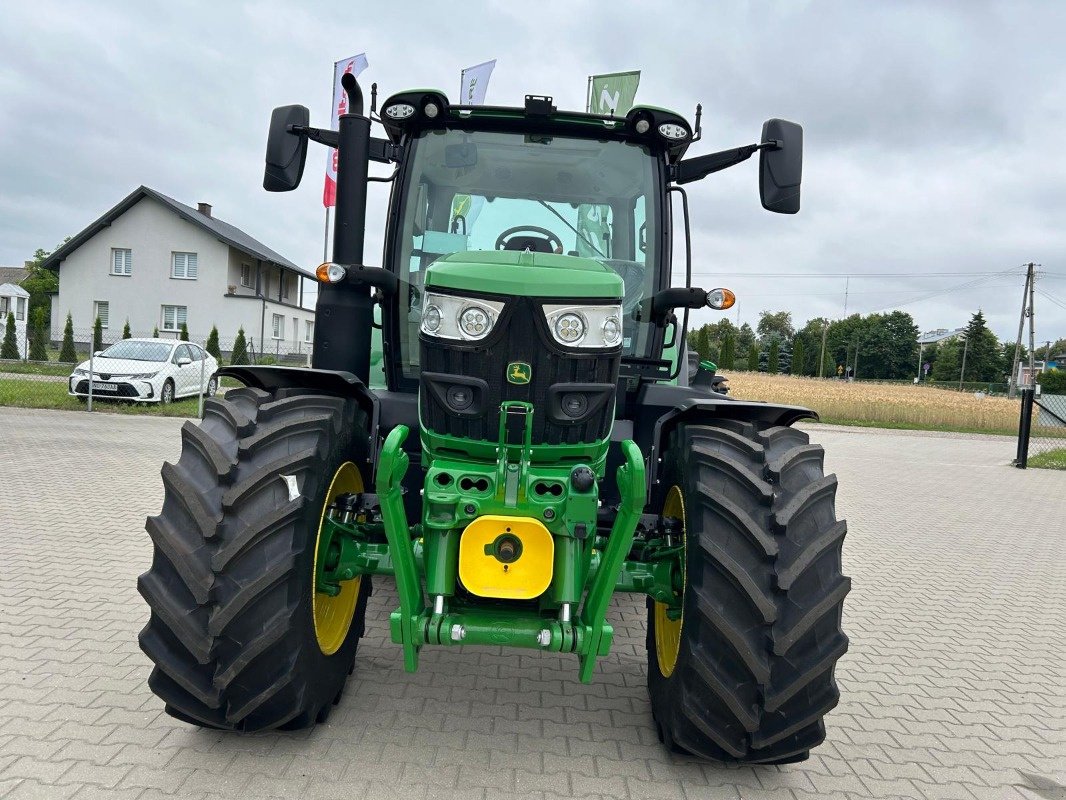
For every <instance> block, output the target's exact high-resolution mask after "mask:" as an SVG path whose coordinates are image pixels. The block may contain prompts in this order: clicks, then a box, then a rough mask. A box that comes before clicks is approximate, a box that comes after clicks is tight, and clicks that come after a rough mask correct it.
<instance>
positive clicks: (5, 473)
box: [0, 409, 1066, 800]
mask: <svg viewBox="0 0 1066 800" xmlns="http://www.w3.org/2000/svg"><path fill="white" fill-rule="evenodd" d="M180 424H181V422H180V420H172V419H171V420H168V419H150V418H141V417H127V416H112V415H106V414H94V415H88V414H82V413H65V412H41V411H22V410H14V409H0V432H2V433H0V797H4V798H21V797H47V798H53V797H59V798H62V797H77V798H90V797H107V798H153V797H157V796H172V795H177V796H182V797H195V798H208V797H210V798H215V797H235V796H242V797H274V796H280V797H301V798H312V797H345V798H349V797H351V798H360V797H366V798H376V797H388V798H390V799H391V800H398V798H407V797H415V798H436V797H440V798H445V797H447V798H452V797H455V798H467V797H469V798H486V799H488V798H504V797H528V798H547V797H566V796H583V797H612V798H613V797H621V798H658V797H669V798H737V797H743V798H766V797H773V798H777V797H784V798H790V800H791V799H794V800H813V798H868V797H876V798H887V797H916V798H966V800H970V799H971V798H988V800H1005V799H1007V800H1009V799H1010V798H1030V800H1034V799H1036V798H1063V797H1066V789H1064V788H1063V787H1062V785H1061V784H1064V783H1066V743H1064V728H1066V719H1064V715H1066V660H1064V657H1063V653H1064V645H1063V642H1064V632H1066V631H1064V620H1066V559H1064V557H1063V554H1062V548H1063V544H1064V542H1063V540H1064V534H1066V530H1064V529H1063V524H1062V520H1063V519H1064V518H1066V473H1052V472H1048V471H1039V470H1030V471H1028V472H1022V471H1020V470H1015V469H1011V468H1009V467H1008V466H1006V464H1007V461H1008V460H1009V458H1010V457H1011V455H1012V453H1013V445H1012V442H1011V441H1010V440H1008V439H1003V438H997V437H984V438H975V437H952V436H935V435H913V434H905V433H894V432H891V433H890V432H872V431H864V430H857V429H842V428H827V427H815V428H812V429H811V430H812V434H813V436H814V438H815V439H816V440H818V441H821V442H823V443H825V445H826V446H827V449H828V453H829V456H828V466H829V468H830V469H831V470H835V471H836V472H837V473H838V474H839V476H840V479H841V492H840V509H841V512H842V514H843V515H844V516H846V517H847V518H848V520H849V523H850V528H851V530H850V533H849V535H848V540H847V542H846V544H845V566H846V569H847V571H848V572H849V573H850V574H851V575H852V576H853V578H854V590H853V591H852V593H851V595H850V597H849V599H848V602H847V604H846V611H845V628H846V630H847V631H848V633H849V634H850V635H851V641H852V645H851V652H850V653H849V654H848V655H847V656H846V657H845V659H844V660H843V661H842V662H841V664H840V667H839V669H838V676H839V681H840V684H841V688H842V690H843V700H842V702H841V704H840V706H839V708H837V710H836V711H834V712H833V713H832V714H831V715H830V717H829V738H828V741H827V742H826V744H825V745H823V746H822V747H821V748H819V749H818V750H817V751H816V752H815V754H814V755H813V756H812V757H811V759H810V760H809V761H807V762H805V763H803V764H799V765H794V766H789V767H782V768H775V767H770V768H758V769H752V768H741V769H735V768H723V767H715V766H706V765H700V764H696V763H691V762H687V761H684V760H679V759H675V758H672V757H670V756H669V755H667V754H666V753H664V752H663V750H662V749H661V748H660V745H659V744H658V742H657V741H656V739H655V735H654V733H653V729H652V724H651V715H650V712H649V708H648V700H647V695H646V692H645V685H644V684H645V653H644V611H643V604H642V603H640V602H636V601H633V600H624V601H622V602H619V603H618V604H617V606H616V608H615V609H614V610H613V612H612V617H613V621H614V622H615V623H616V630H617V637H616V640H615V641H616V646H615V650H614V652H613V653H612V655H611V656H610V657H609V658H607V659H604V660H603V661H602V662H601V666H600V667H599V672H598V674H597V676H596V682H595V683H593V684H592V685H589V686H582V685H580V684H578V683H576V682H575V681H574V680H573V679H574V675H575V669H576V663H575V662H574V661H573V660H572V659H570V658H563V657H559V656H551V655H540V654H521V653H507V654H501V653H500V652H497V651H494V650H490V649H480V650H479V649H476V648H467V650H466V652H462V653H461V652H459V651H456V650H444V651H437V652H434V651H426V652H425V654H424V656H423V659H422V664H423V667H422V671H421V672H419V673H418V674H416V675H406V674H405V673H403V671H402V669H401V665H400V653H399V650H398V649H397V648H395V647H393V646H392V645H390V644H388V643H387V642H386V626H385V618H386V614H387V612H388V610H390V609H391V607H392V605H393V604H394V598H393V596H392V593H391V591H389V590H388V589H387V588H386V587H385V586H384V585H381V586H379V588H378V591H377V593H376V594H375V595H374V598H373V600H372V608H371V617H372V623H371V626H370V633H369V636H368V638H367V639H366V640H365V641H364V643H363V644H362V645H361V647H360V655H359V658H358V662H357V663H358V666H357V670H356V673H355V675H354V676H353V680H352V681H351V683H350V685H349V689H348V691H347V692H346V693H345V696H344V699H343V700H342V702H341V705H340V706H339V707H338V709H337V711H336V712H335V713H334V715H333V716H332V717H331V719H330V722H329V723H328V724H327V725H325V726H322V727H320V728H319V729H317V730H315V731H313V732H304V733H300V734H295V735H293V734H290V735H273V734H270V735H260V736H254V737H236V736H228V735H219V734H217V733H211V732H207V731H201V730H197V729H193V728H190V727H188V726H185V725H182V724H179V723H177V722H175V721H173V720H171V719H170V718H169V717H167V716H165V715H164V714H163V713H162V711H161V709H160V704H159V703H158V702H157V700H156V699H155V698H154V697H153V696H151V694H150V693H149V692H148V690H147V687H146V685H145V679H146V678H147V675H148V664H147V661H146V659H145V658H144V657H143V656H142V655H141V653H140V651H139V650H138V649H137V645H136V635H137V632H138V630H139V629H140V628H141V626H142V625H143V623H144V621H145V618H146V616H147V614H146V607H145V606H144V604H143V603H142V602H141V600H140V598H139V596H138V595H137V593H136V590H135V586H134V582H135V578H136V576H137V574H138V573H139V572H141V571H142V570H143V569H145V568H146V566H147V564H148V561H149V546H148V537H147V535H146V534H145V533H144V532H143V530H142V524H143V521H144V517H145V516H146V515H147V514H148V513H154V511H155V510H156V509H157V507H158V505H159V502H160V498H161V488H160V482H159V478H158V468H159V464H160V462H161V461H162V460H163V458H173V457H176V455H177V444H178V435H177V430H178V427H179V425H180Z"/></svg>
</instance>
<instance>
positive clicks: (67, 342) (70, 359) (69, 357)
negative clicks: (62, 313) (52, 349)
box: [59, 314, 78, 364]
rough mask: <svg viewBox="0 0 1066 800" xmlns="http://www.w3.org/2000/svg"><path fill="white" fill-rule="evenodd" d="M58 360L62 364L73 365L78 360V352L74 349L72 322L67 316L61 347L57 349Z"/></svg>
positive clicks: (68, 315)
mask: <svg viewBox="0 0 1066 800" xmlns="http://www.w3.org/2000/svg"><path fill="white" fill-rule="evenodd" d="M59 360H60V361H61V362H63V363H64V364H73V363H75V362H77V360H78V351H77V350H75V349H74V320H73V319H71V316H70V314H67V324H66V325H65V326H63V346H62V347H60V348H59Z"/></svg>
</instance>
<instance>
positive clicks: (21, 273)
mask: <svg viewBox="0 0 1066 800" xmlns="http://www.w3.org/2000/svg"><path fill="white" fill-rule="evenodd" d="M29 275H30V271H29V270H28V269H26V268H25V267H0V283H11V284H14V285H15V286H18V285H19V284H21V283H22V282H23V281H24V280H26V278H28V277H29Z"/></svg>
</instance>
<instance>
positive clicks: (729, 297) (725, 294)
mask: <svg viewBox="0 0 1066 800" xmlns="http://www.w3.org/2000/svg"><path fill="white" fill-rule="evenodd" d="M319 269H321V267H319ZM735 302H737V296H736V295H735V294H733V292H731V291H730V290H729V289H711V291H709V292H707V305H708V307H710V308H716V309H718V310H719V311H722V310H724V309H727V308H732V307H733V303H735Z"/></svg>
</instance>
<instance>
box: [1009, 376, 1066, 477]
mask: <svg viewBox="0 0 1066 800" xmlns="http://www.w3.org/2000/svg"><path fill="white" fill-rule="evenodd" d="M1021 399H1022V410H1021V417H1020V419H1019V422H1018V454H1017V456H1016V457H1015V459H1014V466H1016V467H1018V468H1019V469H1026V468H1027V467H1028V466H1029V463H1030V462H1033V463H1032V465H1033V466H1034V467H1036V466H1039V467H1050V468H1053V469H1066V395H1055V394H1046V395H1043V396H1041V397H1037V396H1036V392H1035V391H1034V390H1033V389H1023V390H1022V391H1021Z"/></svg>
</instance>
